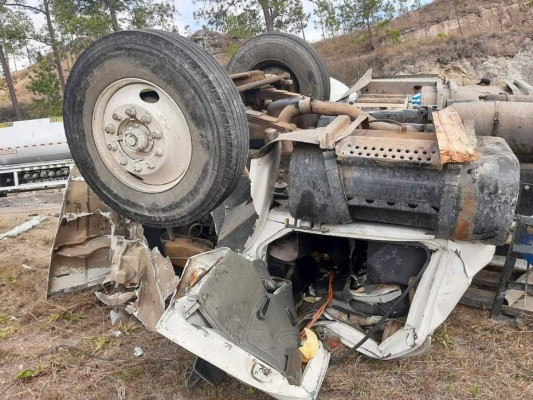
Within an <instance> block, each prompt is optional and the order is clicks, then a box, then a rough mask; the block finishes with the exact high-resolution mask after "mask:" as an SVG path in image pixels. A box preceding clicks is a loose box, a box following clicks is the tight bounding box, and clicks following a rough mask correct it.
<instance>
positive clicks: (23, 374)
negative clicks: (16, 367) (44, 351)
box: [15, 364, 46, 381]
mask: <svg viewBox="0 0 533 400" xmlns="http://www.w3.org/2000/svg"><path fill="white" fill-rule="evenodd" d="M45 369H46V367H45V366H44V365H43V364H39V365H38V366H37V368H35V369H23V370H22V371H20V372H19V373H18V374H16V375H15V380H16V381H26V380H29V379H31V378H35V377H36V376H39V375H41V374H42V373H43V372H44V371H45Z"/></svg>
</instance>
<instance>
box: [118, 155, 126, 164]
mask: <svg viewBox="0 0 533 400" xmlns="http://www.w3.org/2000/svg"><path fill="white" fill-rule="evenodd" d="M118 162H119V164H120V165H126V164H128V160H126V157H120V159H119V160H118Z"/></svg>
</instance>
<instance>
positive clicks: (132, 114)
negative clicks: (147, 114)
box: [126, 107, 137, 118]
mask: <svg viewBox="0 0 533 400" xmlns="http://www.w3.org/2000/svg"><path fill="white" fill-rule="evenodd" d="M136 114H137V111H135V108H133V107H131V108H127V109H126V115H127V116H128V117H130V118H133V117H135V115H136Z"/></svg>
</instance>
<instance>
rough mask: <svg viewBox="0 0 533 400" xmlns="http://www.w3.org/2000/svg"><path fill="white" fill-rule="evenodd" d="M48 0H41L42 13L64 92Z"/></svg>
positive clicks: (59, 58)
mask: <svg viewBox="0 0 533 400" xmlns="http://www.w3.org/2000/svg"><path fill="white" fill-rule="evenodd" d="M49 1H50V0H43V6H44V15H45V16H46V25H47V26H48V33H49V34H50V43H51V44H52V52H53V53H54V60H55V63H56V68H57V75H58V76H59V82H60V83H61V91H62V92H65V75H63V67H62V66H61V57H60V56H59V49H58V46H57V40H56V33H55V30H54V26H53V25H52V17H51V16H50V5H49V3H48V2H49Z"/></svg>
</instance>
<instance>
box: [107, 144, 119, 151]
mask: <svg viewBox="0 0 533 400" xmlns="http://www.w3.org/2000/svg"><path fill="white" fill-rule="evenodd" d="M117 149H118V146H117V143H116V142H112V143H109V144H108V145H107V150H111V151H116V150H117Z"/></svg>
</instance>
